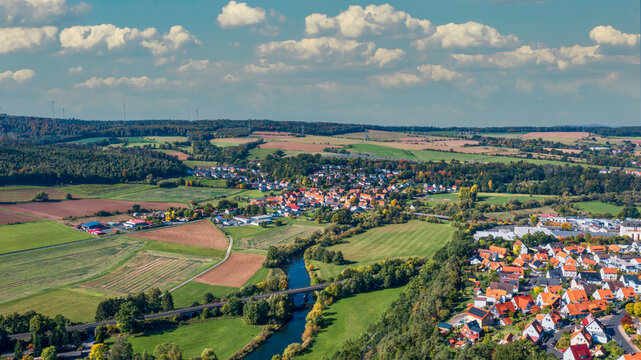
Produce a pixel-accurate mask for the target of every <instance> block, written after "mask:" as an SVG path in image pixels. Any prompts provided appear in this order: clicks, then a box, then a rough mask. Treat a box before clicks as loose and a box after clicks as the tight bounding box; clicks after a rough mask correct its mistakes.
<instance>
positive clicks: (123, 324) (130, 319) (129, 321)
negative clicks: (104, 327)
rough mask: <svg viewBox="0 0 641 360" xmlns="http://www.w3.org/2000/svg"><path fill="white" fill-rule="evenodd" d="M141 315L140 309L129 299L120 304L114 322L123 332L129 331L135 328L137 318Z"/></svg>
mask: <svg viewBox="0 0 641 360" xmlns="http://www.w3.org/2000/svg"><path fill="white" fill-rule="evenodd" d="M140 317H141V314H140V310H139V309H138V307H137V306H136V305H135V304H134V303H133V302H131V301H127V302H126V303H124V304H122V305H121V306H120V310H118V313H116V322H117V323H118V326H119V327H120V330H122V332H124V333H131V332H134V331H135V330H136V326H137V320H138V319H139V318H140Z"/></svg>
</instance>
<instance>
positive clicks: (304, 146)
mask: <svg viewBox="0 0 641 360" xmlns="http://www.w3.org/2000/svg"><path fill="white" fill-rule="evenodd" d="M334 146H336V145H334ZM326 147H328V145H322V144H309V143H298V142H289V141H270V142H266V143H264V144H260V145H259V146H258V148H259V149H281V150H300V151H323V150H324V149H325V148H326Z"/></svg>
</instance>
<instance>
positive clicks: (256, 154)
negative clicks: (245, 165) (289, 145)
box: [247, 148, 277, 160]
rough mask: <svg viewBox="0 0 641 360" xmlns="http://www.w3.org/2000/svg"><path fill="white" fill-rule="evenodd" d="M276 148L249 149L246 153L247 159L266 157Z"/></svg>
mask: <svg viewBox="0 0 641 360" xmlns="http://www.w3.org/2000/svg"><path fill="white" fill-rule="evenodd" d="M276 150H277V149H259V148H255V149H251V150H249V154H248V155H247V160H262V159H264V158H266V157H267V155H270V154H273V153H275V152H276Z"/></svg>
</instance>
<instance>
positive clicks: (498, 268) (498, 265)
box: [490, 261, 505, 271]
mask: <svg viewBox="0 0 641 360" xmlns="http://www.w3.org/2000/svg"><path fill="white" fill-rule="evenodd" d="M504 267H505V266H504V264H503V263H502V262H496V261H492V262H490V269H492V270H494V271H501V270H502V269H503V268H504Z"/></svg>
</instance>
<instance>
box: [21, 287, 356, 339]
mask: <svg viewBox="0 0 641 360" xmlns="http://www.w3.org/2000/svg"><path fill="white" fill-rule="evenodd" d="M343 281H345V280H341V281H333V282H328V283H323V284H318V285H312V286H305V287H301V288H297V289H287V290H282V291H275V292H271V293H267V294H261V295H254V296H247V297H244V298H240V299H239V300H240V301H242V302H247V301H249V300H251V299H256V300H258V299H266V298H268V297H270V296H272V295H294V294H299V293H305V292H309V291H314V290H321V289H324V288H326V287H328V286H329V285H332V284H338V283H340V282H343ZM225 304H226V303H225V302H217V303H211V304H204V305H197V306H190V307H186V308H181V309H175V310H171V311H165V312H161V313H155V314H148V315H145V316H144V317H143V319H144V320H155V319H163V318H168V317H173V316H181V315H185V314H187V315H192V314H194V313H199V312H201V311H203V310H204V309H213V308H221V307H223V306H224V305H225ZM115 324H116V321H115V320H109V321H100V322H89V323H84V324H79V325H73V326H68V327H67V332H71V331H74V330H87V329H93V328H96V327H97V326H105V325H115ZM9 337H10V338H11V339H23V340H25V339H29V338H31V334H30V333H22V334H13V335H10V336H9Z"/></svg>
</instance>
